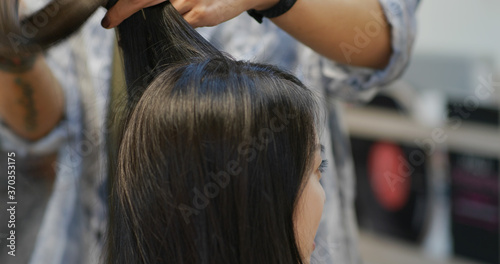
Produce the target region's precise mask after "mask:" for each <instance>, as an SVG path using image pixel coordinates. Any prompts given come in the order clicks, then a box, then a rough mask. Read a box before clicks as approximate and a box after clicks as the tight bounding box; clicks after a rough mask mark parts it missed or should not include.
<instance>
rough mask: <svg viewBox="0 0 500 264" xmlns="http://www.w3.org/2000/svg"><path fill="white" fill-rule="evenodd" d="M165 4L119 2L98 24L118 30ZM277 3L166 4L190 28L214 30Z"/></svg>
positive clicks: (193, 0) (178, 0)
mask: <svg viewBox="0 0 500 264" xmlns="http://www.w3.org/2000/svg"><path fill="white" fill-rule="evenodd" d="M164 1H165V0H119V1H118V3H116V5H115V6H113V7H112V8H111V9H110V10H109V11H108V13H107V14H106V16H105V17H104V19H103V21H102V26H103V27H105V28H113V27H116V26H118V25H119V24H120V23H121V22H122V21H123V20H125V19H126V18H128V17H129V16H131V15H132V14H134V13H135V12H137V11H139V10H141V9H142V8H145V7H150V6H153V5H156V4H159V3H161V2H164ZM278 2H279V0H170V3H172V5H173V6H174V7H175V9H177V11H179V13H180V14H181V15H182V16H183V17H184V19H186V21H187V22H188V23H189V24H191V26H193V27H204V26H215V25H218V24H220V23H222V22H224V21H227V20H229V19H231V18H234V17H236V16H238V15H239V14H241V13H243V12H245V11H247V10H249V9H256V10H264V9H267V8H270V7H272V6H273V5H275V4H277V3H278Z"/></svg>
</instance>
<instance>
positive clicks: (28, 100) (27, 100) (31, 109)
mask: <svg viewBox="0 0 500 264" xmlns="http://www.w3.org/2000/svg"><path fill="white" fill-rule="evenodd" d="M15 83H16V86H17V87H19V88H21V90H22V93H23V95H22V97H21V98H19V100H18V103H19V104H21V105H23V106H24V107H25V108H26V116H25V117H24V123H25V128H26V130H28V131H33V130H35V129H36V128H37V126H38V124H37V115H38V112H37V110H36V108H35V99H34V98H33V87H31V85H30V84H29V83H28V82H25V81H23V79H22V78H16V79H15Z"/></svg>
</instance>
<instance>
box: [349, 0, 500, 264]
mask: <svg viewBox="0 0 500 264" xmlns="http://www.w3.org/2000/svg"><path fill="white" fill-rule="evenodd" d="M417 17H418V35H417V40H416V44H415V46H414V53H413V58H412V60H411V63H410V65H409V67H408V70H407V71H406V73H405V74H404V76H403V77H402V79H401V80H400V81H397V82H395V83H393V84H391V85H390V86H389V87H387V88H386V89H385V90H384V92H382V93H380V94H379V95H377V96H376V97H375V98H374V99H373V100H372V101H371V102H370V103H369V104H368V105H363V106H358V105H349V104H346V105H345V106H344V108H345V110H344V113H345V118H346V121H347V123H348V127H349V130H350V135H351V144H352V148H353V155H354V160H355V169H356V175H357V176H356V178H357V197H356V212H357V215H358V222H359V226H360V236H361V239H360V248H361V251H362V254H363V257H364V260H365V262H366V263H368V264H393V263H394V264H402V263H404V264H413V263H462V264H467V263H470V264H472V263H492V264H497V263H500V253H499V251H500V250H499V248H500V244H499V241H500V236H499V216H500V207H499V189H500V183H499V182H500V181H499V179H500V176H499V175H500V171H499V160H500V114H499V111H500V110H499V109H500V1H495V0H480V1H468V0H427V1H422V2H421V5H420V8H419V11H418V16H417Z"/></svg>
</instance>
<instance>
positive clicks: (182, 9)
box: [170, 0, 195, 15]
mask: <svg viewBox="0 0 500 264" xmlns="http://www.w3.org/2000/svg"><path fill="white" fill-rule="evenodd" d="M170 3H171V4H172V6H173V7H174V8H175V9H176V10H177V12H179V14H181V15H185V14H186V13H187V12H189V11H191V9H193V7H194V5H195V3H194V2H193V1H186V0H170Z"/></svg>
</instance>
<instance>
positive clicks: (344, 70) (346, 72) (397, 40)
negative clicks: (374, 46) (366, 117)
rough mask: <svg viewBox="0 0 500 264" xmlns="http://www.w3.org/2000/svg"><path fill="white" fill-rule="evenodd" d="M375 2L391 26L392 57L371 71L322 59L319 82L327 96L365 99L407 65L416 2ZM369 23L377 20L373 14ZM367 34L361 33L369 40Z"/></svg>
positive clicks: (416, 0) (412, 37)
mask: <svg viewBox="0 0 500 264" xmlns="http://www.w3.org/2000/svg"><path fill="white" fill-rule="evenodd" d="M379 2H380V5H381V7H382V9H383V12H384V15H385V17H386V19H387V22H388V24H389V26H390V27H391V45H392V55H391V58H390V60H389V64H388V65H387V67H386V68H385V69H382V70H374V69H369V68H362V67H354V66H348V65H344V64H340V63H336V62H334V61H331V60H328V59H326V58H322V59H321V69H322V75H323V77H324V79H323V83H324V84H326V89H327V93H328V94H329V95H332V96H335V97H339V98H342V99H344V100H348V101H366V100H369V99H370V98H371V97H372V96H373V95H374V94H375V93H376V91H377V90H378V89H377V88H378V87H381V86H384V85H386V84H388V83H390V82H391V81H394V80H395V79H397V78H398V77H400V76H401V75H402V73H403V72H404V70H405V68H406V66H407V65H408V62H409V59H410V55H411V51H412V47H413V43H414V40H415V35H416V19H415V11H416V9H417V6H418V2H419V0H379ZM373 21H374V22H377V21H378V20H377V18H376V15H374V20H373ZM378 23H379V22H378ZM368 33H369V32H368ZM368 33H364V34H365V36H367V35H368V37H369V34H368ZM344 48H346V49H349V48H356V47H355V46H353V47H344ZM324 87H325V86H324Z"/></svg>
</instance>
